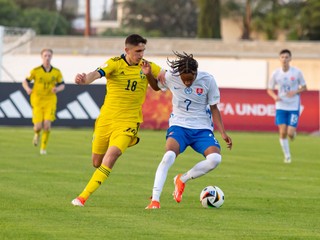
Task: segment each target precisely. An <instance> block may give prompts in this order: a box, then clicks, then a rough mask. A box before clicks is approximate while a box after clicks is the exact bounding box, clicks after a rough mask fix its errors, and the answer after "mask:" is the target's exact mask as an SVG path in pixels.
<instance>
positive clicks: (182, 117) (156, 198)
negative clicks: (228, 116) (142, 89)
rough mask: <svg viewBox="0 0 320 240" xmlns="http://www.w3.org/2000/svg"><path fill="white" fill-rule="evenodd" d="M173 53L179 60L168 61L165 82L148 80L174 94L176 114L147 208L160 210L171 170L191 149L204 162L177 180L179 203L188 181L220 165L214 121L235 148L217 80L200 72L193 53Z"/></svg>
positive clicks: (229, 144) (170, 124)
mask: <svg viewBox="0 0 320 240" xmlns="http://www.w3.org/2000/svg"><path fill="white" fill-rule="evenodd" d="M174 53H175V55H176V56H177V59H176V60H174V61H170V60H168V65H169V66H170V67H171V71H168V72H166V73H165V76H164V79H165V81H163V82H160V81H159V82H156V81H149V84H150V85H151V86H152V88H153V89H155V90H156V89H157V90H162V91H165V90H167V89H169V90H170V91H171V92H172V95H173V97H172V106H173V111H172V114H171V116H170V119H169V129H168V130H167V135H166V139H167V141H166V152H165V154H164V156H163V158H162V161H161V162H160V164H159V166H158V168H157V171H156V175H155V180H154V186H153V191H152V200H151V203H150V204H149V205H148V206H147V207H146V209H157V208H160V195H161V192H162V189H163V185H164V183H165V181H166V178H167V174H168V171H169V168H170V167H171V166H172V164H173V163H174V161H175V159H176V158H177V156H178V155H179V154H181V153H183V152H184V150H185V149H186V148H187V147H188V146H190V147H192V148H193V149H194V150H195V151H196V152H198V153H200V154H202V155H203V156H204V157H205V159H204V160H202V161H200V162H198V163H197V164H196V165H195V166H194V167H193V168H191V169H190V170H189V171H187V172H186V173H184V174H178V175H177V176H176V177H175V178H174V185H175V189H174V192H173V196H174V199H175V201H176V202H178V203H179V202H180V201H181V199H182V194H183V191H184V188H185V183H186V182H187V181H189V180H191V179H195V178H198V177H201V176H203V175H205V174H206V173H208V172H210V171H211V170H213V169H215V168H216V167H217V166H218V165H219V163H220V162H221V155H220V145H219V142H218V141H217V139H216V138H215V136H214V134H213V122H214V124H215V127H216V128H217V130H218V131H219V132H220V134H221V136H222V138H223V139H224V141H226V143H227V147H228V148H229V149H231V147H232V140H231V138H230V137H229V136H228V135H227V133H226V131H225V129H224V125H223V122H222V119H221V115H220V111H219V109H218V106H217V104H218V103H219V102H220V92H219V89H218V87H217V84H216V81H215V79H214V78H213V76H211V75H210V74H208V73H206V72H202V71H198V62H197V61H196V60H195V59H194V58H193V55H192V54H190V55H189V54H187V53H183V54H180V53H178V52H174ZM212 121H213V122H212Z"/></svg>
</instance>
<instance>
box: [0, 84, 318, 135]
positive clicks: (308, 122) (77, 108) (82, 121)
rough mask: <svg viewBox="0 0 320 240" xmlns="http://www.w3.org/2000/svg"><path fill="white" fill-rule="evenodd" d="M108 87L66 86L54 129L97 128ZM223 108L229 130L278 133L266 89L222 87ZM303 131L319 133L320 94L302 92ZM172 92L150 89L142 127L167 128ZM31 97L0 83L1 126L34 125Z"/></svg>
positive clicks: (301, 126) (271, 104) (301, 124)
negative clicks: (64, 127) (96, 123)
mask: <svg viewBox="0 0 320 240" xmlns="http://www.w3.org/2000/svg"><path fill="white" fill-rule="evenodd" d="M105 92H106V90H105V85H100V84H99V85H98V84H91V85H85V86H79V85H75V84H66V88H65V90H64V91H63V92H60V93H58V106H57V113H56V121H55V122H54V123H53V125H54V126H66V127H93V125H94V121H95V119H96V118H97V117H98V115H99V110H100V107H101V105H102V104H103V101H104V97H105ZM220 94H221V103H220V104H219V109H220V112H221V115H222V118H223V121H224V125H225V128H226V129H227V130H228V131H230V130H236V131H278V129H277V127H276V126H275V125H274V115H275V108H274V102H273V100H272V99H271V98H270V97H269V96H268V95H267V92H266V90H261V89H259V90H256V89H233V88H232V89H231V88H221V89H220ZM301 98H302V102H301V111H300V112H301V116H300V120H299V125H298V131H300V132H314V131H319V92H318V91H307V92H304V93H302V97H301ZM171 109H172V107H171V93H170V92H169V91H167V92H160V91H159V92H155V91H153V90H152V89H151V88H149V89H148V92H147V96H146V101H145V103H144V105H143V109H142V111H143V118H144V122H143V124H142V125H141V128H145V129H166V128H167V127H168V118H169V116H170V113H171ZM31 118H32V109H31V106H30V103H29V96H28V95H27V94H26V93H25V91H24V89H23V88H22V85H21V83H0V125H3V126H31V125H32V122H31Z"/></svg>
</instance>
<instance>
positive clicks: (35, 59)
mask: <svg viewBox="0 0 320 240" xmlns="http://www.w3.org/2000/svg"><path fill="white" fill-rule="evenodd" d="M0 25H1V26H2V27H0V65H1V71H0V84H1V85H0V86H1V87H0V124H2V125H8V124H14V125H16V124H17V125H25V124H26V125H29V124H31V121H30V119H29V115H28V113H29V111H30V109H29V108H28V107H27V108H28V110H21V109H20V108H22V107H21V106H18V105H19V103H15V102H21V101H24V100H21V99H25V101H26V104H24V105H28V104H27V102H28V96H26V95H25V93H24V92H23V91H22V90H21V89H20V85H21V81H22V80H23V79H24V78H25V77H26V76H27V75H28V73H29V72H30V70H31V69H32V68H33V67H35V66H37V65H40V64H41V59H40V54H39V53H40V51H41V49H43V48H52V49H53V51H54V57H53V62H52V64H53V65H54V66H55V67H57V68H59V69H61V71H62V73H63V75H64V79H65V82H66V83H67V84H70V86H67V89H70V91H71V90H72V89H73V88H74V87H76V86H74V84H73V79H74V76H75V74H76V73H78V72H88V71H92V70H94V69H96V68H97V67H98V66H100V65H102V64H103V63H104V62H105V61H106V60H107V59H108V58H110V57H113V56H118V55H120V54H121V53H123V52H124V39H125V37H126V36H127V35H129V34H132V33H138V34H141V35H142V36H144V37H146V38H147V39H148V44H147V51H146V53H145V58H146V59H148V60H151V61H154V62H156V63H157V64H159V65H161V66H162V67H163V68H167V64H166V60H167V57H168V58H173V57H174V56H173V54H172V51H185V52H187V53H193V54H194V56H195V57H196V59H197V60H198V61H199V65H200V69H202V70H205V71H208V72H210V73H211V74H212V75H213V76H214V77H215V78H216V81H217V83H218V86H219V87H220V90H221V96H222V98H221V101H222V103H221V105H220V109H221V110H222V113H223V115H224V119H226V125H227V127H228V126H229V127H230V128H231V130H250V131H276V130H277V129H276V128H275V126H274V124H273V117H274V108H273V102H272V99H271V98H270V97H268V96H267V94H266V91H265V90H266V86H267V82H268V79H269V77H270V75H271V73H272V71H274V70H275V68H277V67H279V61H278V54H279V52H280V50H282V49H284V48H288V49H290V50H291V51H292V53H293V61H292V65H293V66H296V67H298V68H300V69H301V70H302V72H303V74H304V77H305V79H306V81H307V86H308V90H309V91H308V92H306V93H303V97H302V112H301V114H302V118H301V124H300V126H299V128H300V130H303V131H306V132H310V133H314V132H318V131H319V128H320V127H319V125H320V123H319V122H320V120H319V101H320V100H319V99H320V97H319V90H320V72H319V71H320V70H319V69H320V42H319V40H320V1H318V0H270V1H266V0H162V1H160V2H159V1H156V0H91V1H90V0H46V1H44V0H0ZM96 83H97V85H98V86H96V88H97V89H99V90H97V89H95V88H93V89H92V90H90V91H92V92H86V91H87V90H85V89H83V90H81V91H83V92H84V93H88V95H86V96H89V97H90V98H92V100H93V101H94V102H95V103H96V105H97V107H99V106H100V105H101V103H102V101H103V97H104V94H105V92H103V91H102V92H101V93H100V94H101V95H102V96H101V97H98V95H99V94H97V92H99V91H100V89H101V86H99V84H105V80H100V81H96ZM12 86H14V87H12ZM8 88H10V89H12V90H10V91H9V90H8ZM78 90H79V88H78V89H75V90H74V91H78ZM16 91H18V92H21V96H20V95H19V94H18V95H19V96H20V97H19V98H15V97H14V96H17V92H16ZM72 91H73V90H72ZM81 91H80V92H79V93H78V92H77V93H74V92H68V91H65V92H62V93H61V95H62V96H60V99H61V100H60V101H59V106H58V108H59V109H60V110H59V111H60V112H59V111H58V114H59V113H60V116H61V117H59V116H58V118H57V122H56V123H55V124H57V125H62V126H65V125H68V126H69V125H71V126H73V125H74V123H73V122H76V121H71V120H75V119H79V118H80V119H82V120H84V121H80V122H78V124H76V125H77V126H82V125H83V124H84V125H85V126H91V125H92V121H93V120H94V118H95V115H93V116H91V115H90V114H88V111H89V110H86V108H85V107H84V106H83V105H82V104H81V101H80V102H79V100H77V96H78V95H77V94H81ZM12 94H15V95H13V96H12ZM158 94H161V93H154V92H151V91H149V93H148V96H147V101H146V104H145V109H144V114H145V127H146V128H152V129H162V128H166V126H167V118H168V114H169V113H170V109H169V110H167V111H165V110H164V109H168V108H167V107H166V106H167V105H170V98H171V96H170V94H167V93H166V94H162V95H158ZM72 95H74V97H75V99H70V96H72ZM92 96H95V97H92ZM149 98H150V99H149ZM14 99H16V100H14ZM17 99H18V100H17ZM8 101H9V102H8ZM148 101H149V103H148ZM70 102H72V103H74V102H79V106H80V108H77V109H81V108H82V110H77V111H75V110H71V108H72V107H71V106H74V105H71V106H70V105H68V104H70ZM20 105H21V104H20ZM8 106H9V107H8ZM150 106H161V107H159V110H158V111H159V112H157V113H156V114H155V113H153V114H151V113H149V111H150V110H154V109H155V108H154V107H150ZM24 107H25V106H24ZM149 108H150V109H149ZM12 109H15V110H16V111H15V114H13V113H12V111H13V110H12ZM66 111H67V112H69V115H68V114H67V115H68V117H69V120H70V123H67V122H68V121H67V120H66V119H65V118H66V116H67V115H64V114H62V113H66ZM79 111H83V114H79ZM61 112H62V113H61ZM77 113H78V114H77ZM86 113H87V114H86ZM76 115H78V116H76ZM149 115H150V116H149ZM151 115H152V116H153V118H154V119H152V116H151ZM79 116H80V117H79ZM154 116H155V117H154ZM21 120H23V121H21ZM60 120H61V122H60ZM86 120H88V121H86ZM149 120H152V121H151V122H150V121H149ZM66 121H67V122H66ZM148 121H149V122H148Z"/></svg>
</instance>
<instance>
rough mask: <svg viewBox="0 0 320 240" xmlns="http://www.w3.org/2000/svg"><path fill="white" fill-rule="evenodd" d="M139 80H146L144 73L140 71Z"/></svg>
mask: <svg viewBox="0 0 320 240" xmlns="http://www.w3.org/2000/svg"><path fill="white" fill-rule="evenodd" d="M140 78H141V79H145V78H146V75H144V73H143V72H142V70H141V71H140Z"/></svg>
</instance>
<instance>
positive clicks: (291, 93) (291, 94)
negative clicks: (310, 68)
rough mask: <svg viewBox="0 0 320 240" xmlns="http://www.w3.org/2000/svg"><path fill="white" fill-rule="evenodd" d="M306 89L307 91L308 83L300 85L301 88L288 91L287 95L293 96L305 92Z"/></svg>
mask: <svg viewBox="0 0 320 240" xmlns="http://www.w3.org/2000/svg"><path fill="white" fill-rule="evenodd" d="M304 91H307V86H306V85H304V86H300V87H299V89H298V90H296V91H290V92H288V93H287V96H288V97H293V96H294V95H296V94H300V93H302V92H304Z"/></svg>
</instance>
